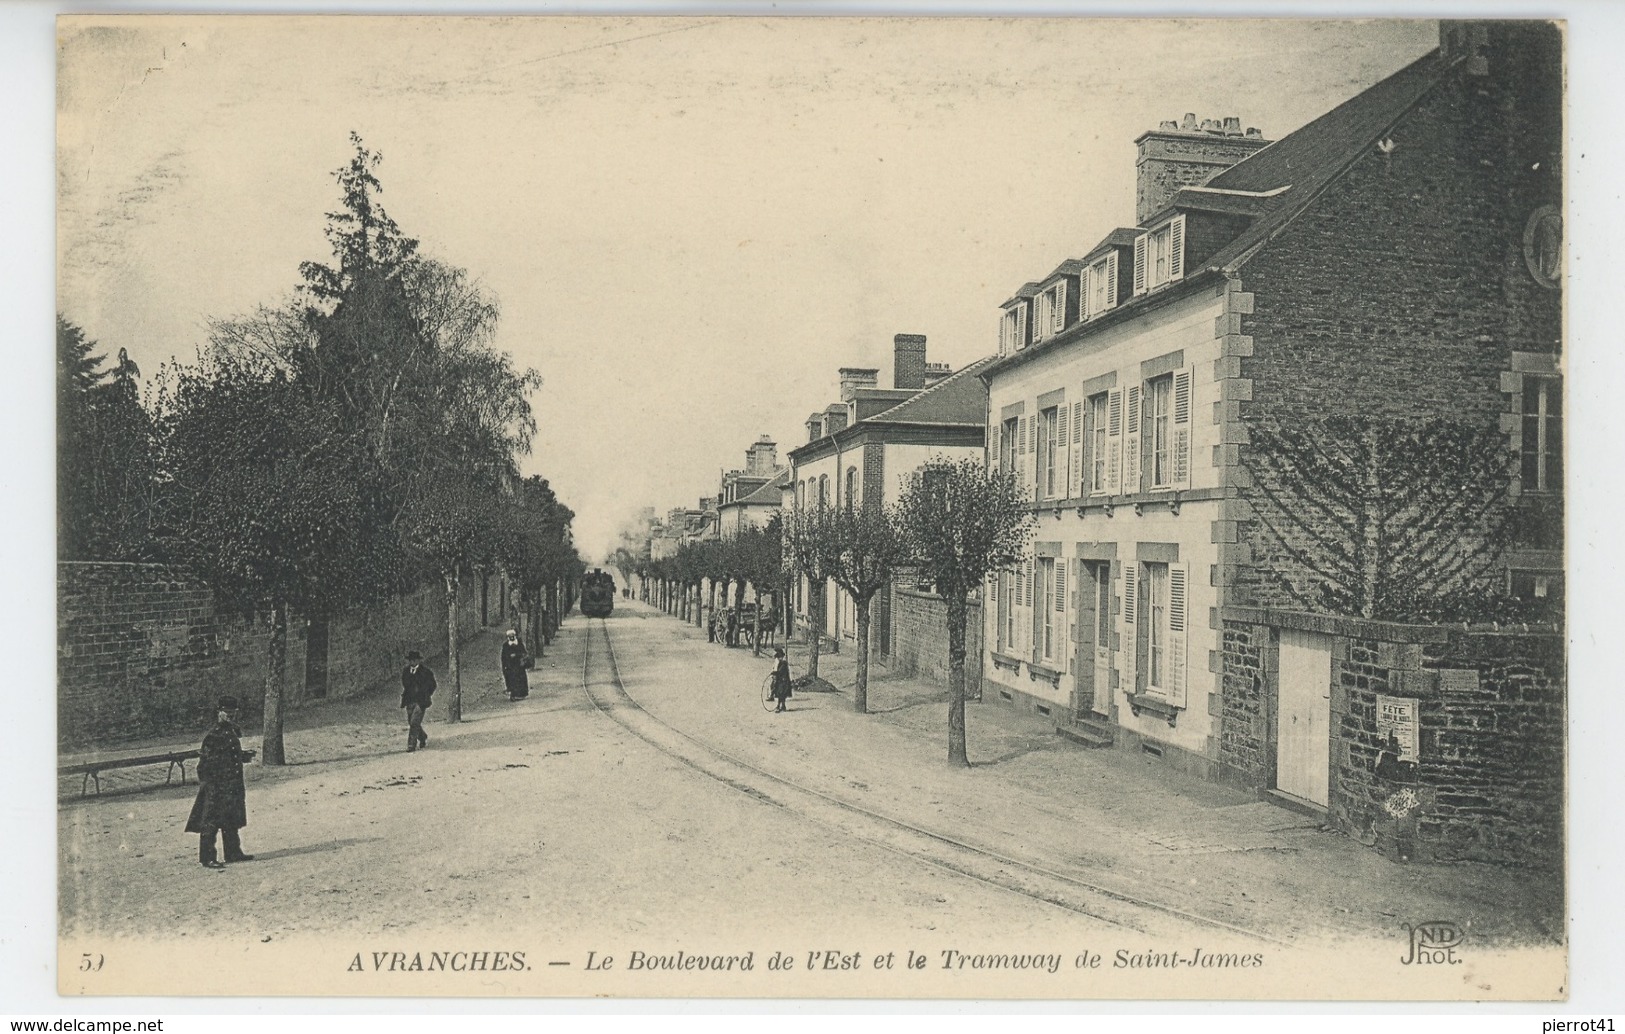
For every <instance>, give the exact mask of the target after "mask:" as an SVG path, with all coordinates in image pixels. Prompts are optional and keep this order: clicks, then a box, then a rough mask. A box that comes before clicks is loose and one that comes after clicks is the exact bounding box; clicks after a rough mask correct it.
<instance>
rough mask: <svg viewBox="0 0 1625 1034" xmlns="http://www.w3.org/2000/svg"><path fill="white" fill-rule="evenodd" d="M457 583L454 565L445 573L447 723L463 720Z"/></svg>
mask: <svg viewBox="0 0 1625 1034" xmlns="http://www.w3.org/2000/svg"><path fill="white" fill-rule="evenodd" d="M457 581H458V572H457V567H456V565H453V566H452V568H451V570H449V571H447V572H446V678H447V679H449V680H450V681H451V704H450V705H448V706H447V708H446V720H447V721H448V722H460V721H462V720H463V683H462V678H461V672H460V671H459V670H458V667H457Z"/></svg>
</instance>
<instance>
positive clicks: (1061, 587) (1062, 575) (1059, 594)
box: [1054, 557, 1066, 612]
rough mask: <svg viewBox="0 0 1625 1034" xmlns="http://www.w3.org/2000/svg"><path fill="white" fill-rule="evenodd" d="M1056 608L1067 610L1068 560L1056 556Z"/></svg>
mask: <svg viewBox="0 0 1625 1034" xmlns="http://www.w3.org/2000/svg"><path fill="white" fill-rule="evenodd" d="M1054 604H1055V610H1056V611H1057V612H1061V611H1065V610H1066V561H1065V560H1063V559H1061V558H1060V557H1056V558H1055V601H1054Z"/></svg>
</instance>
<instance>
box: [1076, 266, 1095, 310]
mask: <svg viewBox="0 0 1625 1034" xmlns="http://www.w3.org/2000/svg"><path fill="white" fill-rule="evenodd" d="M1092 268H1093V267H1090V266H1085V267H1084V268H1083V270H1082V271H1081V272H1080V273H1078V319H1079V320H1080V321H1081V320H1086V319H1088V318H1089V317H1090V316H1091V315H1093V313H1094V301H1095V291H1094V288H1093V287H1092V286H1091V284H1092V283H1093V281H1092V280H1091V279H1090V276H1089V273H1090V270H1091V269H1092Z"/></svg>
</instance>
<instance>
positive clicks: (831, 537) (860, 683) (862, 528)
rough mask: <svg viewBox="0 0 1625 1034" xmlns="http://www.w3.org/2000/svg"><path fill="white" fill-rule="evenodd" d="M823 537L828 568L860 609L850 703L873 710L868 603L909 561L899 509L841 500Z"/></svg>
mask: <svg viewBox="0 0 1625 1034" xmlns="http://www.w3.org/2000/svg"><path fill="white" fill-rule="evenodd" d="M824 543H825V546H826V548H827V549H828V551H829V552H828V555H827V556H826V557H825V558H824V569H825V570H826V571H828V572H829V576H830V578H831V579H832V580H833V581H834V582H835V584H836V585H839V586H840V587H841V588H842V589H844V590H846V592H847V594H848V595H850V596H851V597H852V602H853V603H854V604H855V605H856V608H857V612H858V628H857V633H858V680H857V687H856V688H855V689H854V691H853V695H852V707H853V709H854V710H856V711H857V712H858V713H860V714H863V713H866V712H867V711H868V710H869V607H870V604H871V603H872V602H873V601H874V597H875V594H876V593H877V592H879V591H880V590H881V589H884V588H885V587H886V586H887V585H888V584H889V583H890V582H891V576H892V572H893V571H895V570H896V569H897V567H898V566H899V565H900V564H903V563H905V562H907V560H908V556H909V552H908V545H907V543H906V542H905V541H904V539H903V535H902V531H901V529H900V527H899V519H898V515H897V513H896V511H895V510H893V509H888V508H885V507H882V506H859V507H853V506H850V505H848V506H842V507H839V508H838V509H836V511H835V512H834V513H833V514H832V515H831V519H830V521H829V523H828V526H827V534H826V535H825V536H824Z"/></svg>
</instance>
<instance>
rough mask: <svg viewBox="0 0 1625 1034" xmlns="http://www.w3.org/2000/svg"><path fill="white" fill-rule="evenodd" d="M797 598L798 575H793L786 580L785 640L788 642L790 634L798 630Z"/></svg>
mask: <svg viewBox="0 0 1625 1034" xmlns="http://www.w3.org/2000/svg"><path fill="white" fill-rule="evenodd" d="M795 599H796V576H795V575H791V576H790V577H788V578H786V579H785V580H784V641H785V642H786V643H788V642H789V641H790V636H791V635H793V634H794V633H795V630H796V616H795V614H794V613H793V611H794V610H795V609H796V608H795V605H794V604H795Z"/></svg>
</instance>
